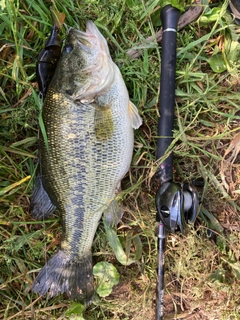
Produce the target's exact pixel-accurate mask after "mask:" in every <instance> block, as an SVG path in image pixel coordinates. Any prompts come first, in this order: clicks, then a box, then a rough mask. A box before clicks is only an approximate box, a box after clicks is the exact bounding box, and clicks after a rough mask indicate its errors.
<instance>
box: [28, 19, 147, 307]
mask: <svg viewBox="0 0 240 320" xmlns="http://www.w3.org/2000/svg"><path fill="white" fill-rule="evenodd" d="M42 117H43V122H44V125H45V130H46V135H47V140H48V141H47V143H46V141H44V139H43V136H42V135H41V137H40V174H39V175H38V177H37V179H36V183H35V187H34V191H33V196H32V203H31V207H32V212H33V216H34V217H35V218H38V219H43V218H46V217H48V216H49V215H50V214H51V213H52V212H53V211H54V210H55V208H58V210H59V211H60V214H61V221H62V240H61V244H60V248H59V250H58V251H57V252H56V253H55V254H54V255H53V256H52V257H51V258H50V259H49V260H48V261H47V263H46V264H45V266H44V267H43V268H42V270H41V271H40V273H39V274H38V276H37V277H36V279H35V281H34V283H33V286H32V290H33V291H34V292H38V293H40V294H41V295H43V294H46V293H47V292H49V293H50V295H51V296H55V295H57V294H59V293H63V292H66V293H67V294H68V296H69V297H70V298H71V299H72V300H77V301H80V302H83V303H86V304H89V303H90V302H91V300H92V296H93V293H94V285H93V273H92V253H91V247H92V243H93V238H94V235H95V232H96V229H97V226H98V223H99V220H100V218H101V216H102V214H103V213H104V215H105V220H106V221H108V223H109V224H111V225H113V224H115V223H117V222H118V220H119V218H120V217H119V212H120V210H116V205H115V203H114V198H115V194H116V192H117V191H118V190H119V188H120V182H121V179H122V178H123V177H124V175H125V174H126V172H127V171H128V170H129V166H130V162H131V158H132V152H133V128H138V127H139V126H140V125H141V123H142V120H141V118H140V116H139V114H138V111H137V109H136V107H135V106H134V105H133V104H132V103H131V102H130V100H129V95H128V91H127V88H126V86H125V83H124V81H123V78H122V75H121V73H120V71H119V69H118V67H117V66H116V64H115V63H114V62H113V61H112V59H111V57H110V53H109V49H108V45H107V42H106V40H105V38H104V37H103V36H102V34H101V33H100V31H99V30H98V29H97V27H96V26H95V25H94V23H93V22H91V21H89V22H87V27H86V32H82V31H79V30H76V29H70V30H69V33H68V35H67V39H66V45H65V48H64V49H63V52H62V55H61V58H60V60H59V62H58V65H57V69H56V71H55V73H54V76H53V79H52V82H51V84H50V86H49V88H48V91H47V95H46V98H45V102H44V106H43V111H42Z"/></svg>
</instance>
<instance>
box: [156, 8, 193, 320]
mask: <svg viewBox="0 0 240 320" xmlns="http://www.w3.org/2000/svg"><path fill="white" fill-rule="evenodd" d="M179 17H180V11H179V10H178V9H176V8H174V7H172V6H171V5H167V6H165V7H164V8H163V9H162V10H161V20H162V28H163V36H162V55H161V79H160V98H159V114H160V117H159V121H158V140H157V160H159V161H160V165H159V167H158V170H157V173H156V178H157V179H158V180H159V183H160V187H159V189H158V191H157V194H156V207H157V215H156V221H157V222H158V232H157V236H158V284H157V308H156V319H157V320H161V319H162V317H163V290H164V251H165V245H166V244H165V241H166V235H167V233H168V232H172V233H174V232H176V231H177V230H180V231H181V232H182V233H184V232H185V229H186V226H187V223H189V222H190V223H193V222H194V221H195V219H196V216H197V212H198V199H197V193H196V191H195V189H194V187H193V186H192V185H191V184H190V183H188V182H185V183H182V184H179V183H175V182H174V179H173V153H172V151H171V150H170V145H171V143H172V141H173V129H174V105H175V74H176V45H177V25H178V19H179ZM162 157H163V159H164V158H165V159H164V160H163V161H161V158H162Z"/></svg>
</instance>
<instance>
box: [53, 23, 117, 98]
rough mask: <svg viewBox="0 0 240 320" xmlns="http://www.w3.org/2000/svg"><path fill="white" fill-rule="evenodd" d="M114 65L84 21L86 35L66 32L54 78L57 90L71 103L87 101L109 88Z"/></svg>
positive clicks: (96, 32)
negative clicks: (68, 98) (67, 97)
mask: <svg viewBox="0 0 240 320" xmlns="http://www.w3.org/2000/svg"><path fill="white" fill-rule="evenodd" d="M114 66H115V64H114V63H113V61H112V59H111V56H110V53H109V48H108V44H107V41H106V39H105V38H104V37H103V35H102V34H101V33H100V31H99V30H98V28H97V27H96V26H95V24H94V23H93V22H92V21H88V22H87V25H86V32H83V31H80V30H77V29H74V28H71V29H70V30H69V32H68V35H67V39H66V44H65V47H64V49H63V52H62V56H61V59H60V61H59V64H58V72H57V76H56V77H55V80H56V81H57V87H58V88H57V89H59V90H60V91H61V92H62V93H64V94H67V95H69V96H70V97H71V98H72V99H73V100H77V101H81V102H84V103H87V102H91V101H93V100H94V98H95V97H96V96H98V95H101V94H102V93H103V92H105V91H107V90H108V88H109V87H110V86H111V85H112V83H113V80H114V68H115V67H114Z"/></svg>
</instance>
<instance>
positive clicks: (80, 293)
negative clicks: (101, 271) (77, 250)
mask: <svg viewBox="0 0 240 320" xmlns="http://www.w3.org/2000/svg"><path fill="white" fill-rule="evenodd" d="M32 291H34V292H35V293H40V294H41V295H44V294H46V293H47V292H48V291H49V294H50V296H51V297H53V296H56V295H57V294H59V293H64V292H65V293H67V295H68V296H69V297H70V299H71V300H74V301H79V302H81V303H84V304H90V303H91V300H92V297H93V293H94V285H93V273H92V255H91V253H90V254H89V255H88V256H87V257H85V258H79V257H76V256H73V255H71V254H67V253H66V252H64V251H63V250H59V251H58V252H57V253H55V254H54V255H53V256H52V257H51V258H50V259H49V260H48V262H47V263H46V264H45V266H44V267H43V268H42V270H41V271H40V273H39V274H38V276H37V277H36V279H35V281H34V283H33V286H32Z"/></svg>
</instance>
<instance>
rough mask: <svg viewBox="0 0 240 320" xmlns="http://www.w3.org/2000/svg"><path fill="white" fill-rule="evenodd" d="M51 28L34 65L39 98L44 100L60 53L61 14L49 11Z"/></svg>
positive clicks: (62, 16)
mask: <svg viewBox="0 0 240 320" xmlns="http://www.w3.org/2000/svg"><path fill="white" fill-rule="evenodd" d="M51 13H52V19H53V27H52V31H51V34H50V36H49V37H48V38H47V41H46V44H45V47H44V48H43V49H42V51H41V52H40V53H39V55H38V59H37V64H36V79H37V83H38V87H39V91H40V96H41V97H42V98H43V99H44V98H45V96H46V93H47V89H48V86H49V84H50V82H51V80H52V77H53V74H54V71H55V69H56V67H57V63H58V60H59V59H60V56H61V51H62V39H61V37H60V35H59V32H60V29H61V27H62V24H63V22H64V20H65V14H64V13H63V12H57V11H55V10H53V9H51Z"/></svg>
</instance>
